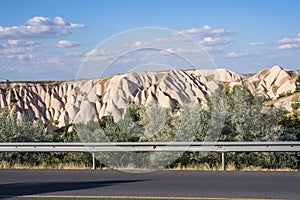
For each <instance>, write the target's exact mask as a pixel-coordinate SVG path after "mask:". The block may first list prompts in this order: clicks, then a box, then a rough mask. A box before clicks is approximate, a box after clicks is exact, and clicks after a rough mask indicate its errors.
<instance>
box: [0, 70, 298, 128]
mask: <svg viewBox="0 0 300 200" xmlns="http://www.w3.org/2000/svg"><path fill="white" fill-rule="evenodd" d="M296 78H297V75H296V74H295V73H292V72H290V71H288V70H284V69H282V68H281V67H279V66H275V67H273V68H271V69H265V70H262V71H260V72H259V73H257V74H255V75H253V76H251V77H249V78H247V79H243V77H242V76H240V75H238V74H236V73H235V72H233V71H230V70H227V69H217V70H186V71H182V70H179V69H177V70H172V71H169V72H138V73H127V74H122V75H115V76H113V77H109V78H102V79H89V80H79V81H67V82H19V83H17V82H13V83H9V82H5V83H0V107H1V108H4V107H9V108H10V110H11V112H15V113H16V114H17V115H21V114H26V115H29V116H30V117H33V118H37V119H41V120H42V121H43V122H44V123H45V124H46V125H47V126H48V129H50V130H51V129H52V130H53V129H56V128H59V127H64V126H66V125H68V124H74V123H78V122H86V121H90V120H97V119H99V118H101V117H102V116H104V115H107V114H111V115H113V116H114V118H115V120H119V119H120V118H121V117H122V114H123V111H124V108H125V107H126V104H127V102H128V101H129V100H130V101H134V102H135V103H137V104H144V105H147V104H153V103H157V104H159V105H161V106H163V107H166V108H175V107H176V106H177V105H178V104H182V103H185V102H195V101H198V102H200V103H204V102H205V101H206V95H207V94H210V93H212V92H214V91H215V90H216V89H217V88H220V87H223V86H224V85H225V87H233V86H234V85H241V84H243V83H245V84H246V85H247V86H248V87H249V89H250V90H251V91H252V92H253V93H254V92H258V93H261V94H263V95H265V96H266V97H268V98H270V99H276V98H277V97H279V96H280V95H282V94H285V93H288V92H293V91H294V90H295V88H296V85H295V81H296Z"/></svg>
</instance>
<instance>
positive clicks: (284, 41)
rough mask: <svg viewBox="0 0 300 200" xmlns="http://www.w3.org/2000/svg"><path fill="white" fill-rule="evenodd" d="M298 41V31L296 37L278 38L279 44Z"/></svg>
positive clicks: (299, 38) (299, 35)
mask: <svg viewBox="0 0 300 200" xmlns="http://www.w3.org/2000/svg"><path fill="white" fill-rule="evenodd" d="M298 42H300V33H298V34H297V36H296V37H285V38H282V39H280V40H278V43H279V44H287V43H298Z"/></svg>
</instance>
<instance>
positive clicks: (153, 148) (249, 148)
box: [0, 141, 300, 170]
mask: <svg viewBox="0 0 300 200" xmlns="http://www.w3.org/2000/svg"><path fill="white" fill-rule="evenodd" d="M122 151H127V152H135V151H136V152H220V153H222V170H225V153H226V152H300V141H291V142H290V141H289V142H117V143H114V142H109V143H0V152H91V153H92V154H93V169H96V164H95V163H96V158H95V153H97V152H122Z"/></svg>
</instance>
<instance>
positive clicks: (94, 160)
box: [92, 152, 96, 170]
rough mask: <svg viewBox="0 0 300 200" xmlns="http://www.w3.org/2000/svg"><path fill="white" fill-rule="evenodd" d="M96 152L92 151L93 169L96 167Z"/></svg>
mask: <svg viewBox="0 0 300 200" xmlns="http://www.w3.org/2000/svg"><path fill="white" fill-rule="evenodd" d="M95 154H96V153H95V152H93V153H92V156H93V170H95V169H96V155H95Z"/></svg>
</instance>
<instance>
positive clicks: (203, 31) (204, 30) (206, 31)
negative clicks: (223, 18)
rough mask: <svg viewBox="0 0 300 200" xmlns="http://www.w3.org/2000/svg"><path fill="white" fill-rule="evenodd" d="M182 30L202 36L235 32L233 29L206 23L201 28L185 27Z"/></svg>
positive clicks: (188, 33) (192, 34)
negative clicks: (214, 26)
mask: <svg viewBox="0 0 300 200" xmlns="http://www.w3.org/2000/svg"><path fill="white" fill-rule="evenodd" d="M181 32H182V33H185V34H187V35H191V36H202V37H212V36H225V35H231V34H233V33H234V32H233V31H231V30H226V29H225V28H219V29H217V28H213V27H211V26H208V25H204V26H202V27H200V28H191V29H184V30H181Z"/></svg>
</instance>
